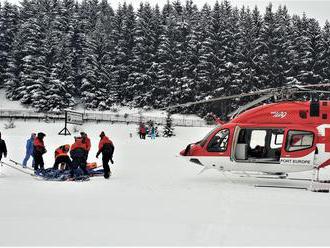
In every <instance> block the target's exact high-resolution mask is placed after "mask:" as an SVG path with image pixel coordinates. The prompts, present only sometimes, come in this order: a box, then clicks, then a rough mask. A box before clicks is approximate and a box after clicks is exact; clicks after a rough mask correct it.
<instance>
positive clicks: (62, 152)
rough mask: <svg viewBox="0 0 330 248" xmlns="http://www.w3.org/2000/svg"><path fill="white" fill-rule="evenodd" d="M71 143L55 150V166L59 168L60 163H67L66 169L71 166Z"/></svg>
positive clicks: (56, 168)
mask: <svg viewBox="0 0 330 248" xmlns="http://www.w3.org/2000/svg"><path fill="white" fill-rule="evenodd" d="M69 151H70V145H68V144H67V145H62V146H60V147H58V148H57V149H56V150H55V163H54V166H53V168H54V169H55V170H58V165H59V164H61V165H62V164H65V169H68V168H71V159H70V157H69V155H68V153H69Z"/></svg>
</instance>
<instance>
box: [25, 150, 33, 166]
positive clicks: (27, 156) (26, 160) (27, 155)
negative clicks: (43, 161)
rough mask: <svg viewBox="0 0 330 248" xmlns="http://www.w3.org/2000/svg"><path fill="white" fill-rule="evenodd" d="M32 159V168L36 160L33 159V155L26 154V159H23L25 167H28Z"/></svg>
mask: <svg viewBox="0 0 330 248" xmlns="http://www.w3.org/2000/svg"><path fill="white" fill-rule="evenodd" d="M30 157H32V166H34V158H33V156H32V154H31V153H28V152H27V153H26V154H25V157H24V159H23V163H22V165H23V166H26V165H27V162H28V161H29V159H30Z"/></svg>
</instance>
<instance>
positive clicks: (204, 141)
mask: <svg viewBox="0 0 330 248" xmlns="http://www.w3.org/2000/svg"><path fill="white" fill-rule="evenodd" d="M218 128H219V126H216V127H215V128H213V129H212V130H211V131H210V132H208V134H207V135H206V136H205V137H204V138H203V139H202V140H200V141H198V142H196V145H200V146H204V145H205V143H206V141H207V140H208V138H209V137H210V135H211V134H212V133H214V131H215V130H217V129H218Z"/></svg>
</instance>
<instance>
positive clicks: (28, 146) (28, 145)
mask: <svg viewBox="0 0 330 248" xmlns="http://www.w3.org/2000/svg"><path fill="white" fill-rule="evenodd" d="M35 138H36V134H35V133H32V134H31V138H29V139H28V140H27V141H26V154H25V158H24V160H23V163H22V165H23V167H26V164H27V162H28V160H29V159H30V157H31V156H32V154H33V142H34V139H35ZM33 166H34V159H33V157H32V167H33Z"/></svg>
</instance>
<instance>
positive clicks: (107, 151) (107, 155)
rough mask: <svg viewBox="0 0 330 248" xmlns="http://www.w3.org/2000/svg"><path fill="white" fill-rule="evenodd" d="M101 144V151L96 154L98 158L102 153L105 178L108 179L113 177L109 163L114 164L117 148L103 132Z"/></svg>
mask: <svg viewBox="0 0 330 248" xmlns="http://www.w3.org/2000/svg"><path fill="white" fill-rule="evenodd" d="M100 138H101V139H100V142H99V150H98V152H97V154H96V158H98V157H99V155H100V153H102V164H103V169H104V178H106V179H108V178H109V177H110V175H111V170H110V167H109V161H111V163H112V164H113V160H112V156H113V152H114V150H115V147H114V145H113V143H112V141H111V140H110V139H109V138H108V137H107V136H105V133H104V132H103V131H102V132H101V134H100Z"/></svg>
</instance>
